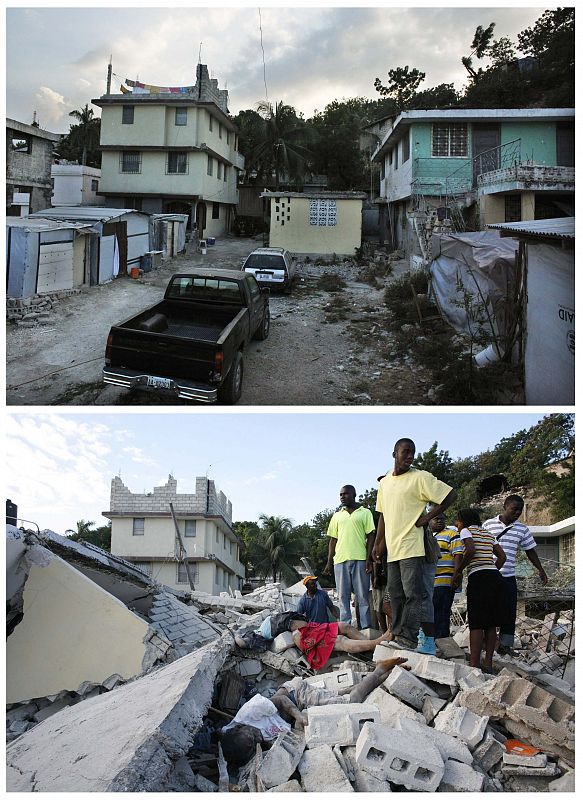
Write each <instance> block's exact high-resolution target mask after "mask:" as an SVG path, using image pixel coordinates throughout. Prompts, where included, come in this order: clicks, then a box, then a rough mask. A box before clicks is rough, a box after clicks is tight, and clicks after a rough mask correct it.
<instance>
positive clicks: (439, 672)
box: [411, 656, 458, 689]
mask: <svg viewBox="0 0 583 800" xmlns="http://www.w3.org/2000/svg"><path fill="white" fill-rule="evenodd" d="M411 672H412V673H413V674H414V675H416V676H417V677H418V678H421V680H423V681H433V682H434V683H439V684H442V685H443V686H448V687H449V688H450V689H457V685H458V679H457V665H456V664H455V663H454V662H453V661H445V660H444V659H441V658H435V657H434V656H425V657H424V658H423V659H422V660H420V661H418V662H417V663H416V664H415V666H414V667H412V669H411Z"/></svg>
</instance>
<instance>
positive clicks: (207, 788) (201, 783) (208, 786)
mask: <svg viewBox="0 0 583 800" xmlns="http://www.w3.org/2000/svg"><path fill="white" fill-rule="evenodd" d="M194 785H195V786H196V788H197V789H198V791H199V792H218V791H219V787H218V786H217V784H216V783H213V782H212V781H209V779H208V778H205V777H204V776H203V775H197V774H196V773H195V775H194Z"/></svg>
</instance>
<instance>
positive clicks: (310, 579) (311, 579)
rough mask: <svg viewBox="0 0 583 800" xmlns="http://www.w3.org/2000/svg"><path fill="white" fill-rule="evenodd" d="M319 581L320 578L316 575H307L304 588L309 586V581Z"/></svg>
mask: <svg viewBox="0 0 583 800" xmlns="http://www.w3.org/2000/svg"><path fill="white" fill-rule="evenodd" d="M317 580H318V578H317V577H316V575H306V577H305V578H304V580H303V581H302V583H303V584H304V586H307V585H308V583H309V581H317Z"/></svg>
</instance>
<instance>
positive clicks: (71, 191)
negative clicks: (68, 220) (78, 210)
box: [51, 163, 105, 207]
mask: <svg viewBox="0 0 583 800" xmlns="http://www.w3.org/2000/svg"><path fill="white" fill-rule="evenodd" d="M51 178H52V179H53V196H52V200H51V204H52V205H53V206H55V207H57V206H69V207H70V206H103V205H105V198H104V197H103V195H100V194H98V192H99V183H100V181H101V170H100V169H96V168H95V167H87V166H85V165H84V164H63V163H60V164H53V166H52V168H51Z"/></svg>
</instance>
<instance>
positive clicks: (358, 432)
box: [6, 409, 544, 533]
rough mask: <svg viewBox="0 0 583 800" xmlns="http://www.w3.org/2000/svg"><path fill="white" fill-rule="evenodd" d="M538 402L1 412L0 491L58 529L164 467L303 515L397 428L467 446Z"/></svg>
mask: <svg viewBox="0 0 583 800" xmlns="http://www.w3.org/2000/svg"><path fill="white" fill-rule="evenodd" d="M543 416H544V415H543V414H542V413H514V412H512V413H510V412H505V413H469V412H468V413H456V412H451V411H447V412H441V413H440V411H435V412H432V413H416V412H412V411H408V412H407V413H403V412H392V411H381V412H380V413H376V412H372V411H369V410H364V411H363V413H356V412H354V413H352V412H346V411H344V410H339V411H338V412H337V413H336V412H334V413H332V412H330V411H326V412H322V413H315V412H309V413H293V412H292V413H287V412H286V413H269V412H266V411H261V412H257V413H255V412H251V413H246V412H241V411H230V410H226V411H224V412H214V411H212V410H210V409H202V410H201V411H200V412H192V411H189V412H187V413H180V412H177V411H172V412H171V413H150V412H146V413H142V412H141V410H140V409H134V410H132V411H129V412H127V413H126V412H121V411H120V412H116V413H115V414H112V413H108V412H106V413H98V412H85V411H80V412H66V413H61V412H60V411H54V412H53V411H52V412H51V413H50V414H47V413H42V412H39V411H37V412H35V413H28V412H22V413H21V412H10V413H7V414H6V429H7V437H6V438H7V442H6V452H7V454H8V455H7V470H6V475H7V479H6V490H7V493H6V497H7V498H10V499H11V500H12V501H13V502H15V503H16V504H17V506H18V515H19V517H20V518H22V519H27V520H30V521H33V522H36V523H37V524H38V525H39V527H40V528H41V529H43V528H50V529H51V530H54V531H56V532H57V533H64V532H65V530H67V529H68V528H75V524H76V522H77V520H80V519H85V520H92V521H94V522H96V524H98V525H100V524H104V523H105V522H106V520H105V519H104V518H102V517H101V512H102V511H104V510H107V509H108V508H109V492H110V483H111V479H112V478H113V477H114V476H115V475H120V476H121V478H122V480H123V482H124V483H125V484H126V486H128V487H129V489H130V490H131V491H133V492H149V491H152V489H153V487H154V486H159V485H162V484H164V483H166V481H167V479H168V475H169V474H170V473H172V474H173V475H174V477H175V478H176V479H177V481H178V489H179V492H183V493H186V492H193V491H194V481H195V478H196V477H197V476H204V475H207V474H208V476H209V477H210V478H212V479H213V480H214V481H215V484H216V486H217V489H219V490H222V491H223V492H224V493H225V494H226V495H227V497H228V498H229V499H230V500H231V502H232V503H233V518H234V519H235V520H244V519H247V520H256V519H257V517H258V515H259V514H261V513H266V514H270V515H277V516H285V517H290V518H291V519H293V520H294V522H295V523H298V524H299V523H301V522H309V521H310V520H311V519H312V518H313V517H314V515H315V514H317V513H318V511H322V510H324V509H325V508H333V507H335V506H336V505H337V498H338V492H339V489H340V487H341V486H342V485H343V484H346V483H352V484H354V485H355V486H356V489H357V491H358V492H361V491H364V490H366V489H368V488H372V487H373V486H375V485H376V477H377V476H378V475H379V474H381V473H383V472H386V471H387V469H388V468H389V467H390V466H391V463H392V459H391V451H392V445H393V444H394V442H395V441H396V439H398V438H400V437H402V436H407V437H410V438H412V439H414V441H415V442H416V444H417V450H418V452H421V451H425V450H427V449H428V448H429V447H430V446H431V445H432V444H433V442H434V441H437V442H438V444H439V448H440V449H442V450H449V452H450V455H451V456H452V457H454V458H456V457H464V456H470V455H476V454H477V453H480V452H483V451H484V450H487V449H491V448H492V447H494V446H495V445H496V444H497V443H498V441H499V440H500V439H501V438H503V437H505V436H509V435H511V434H513V433H515V432H517V431H519V430H521V429H523V428H529V427H531V426H532V425H534V424H535V423H536V422H537V421H538V420H539V419H542V417H543Z"/></svg>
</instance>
